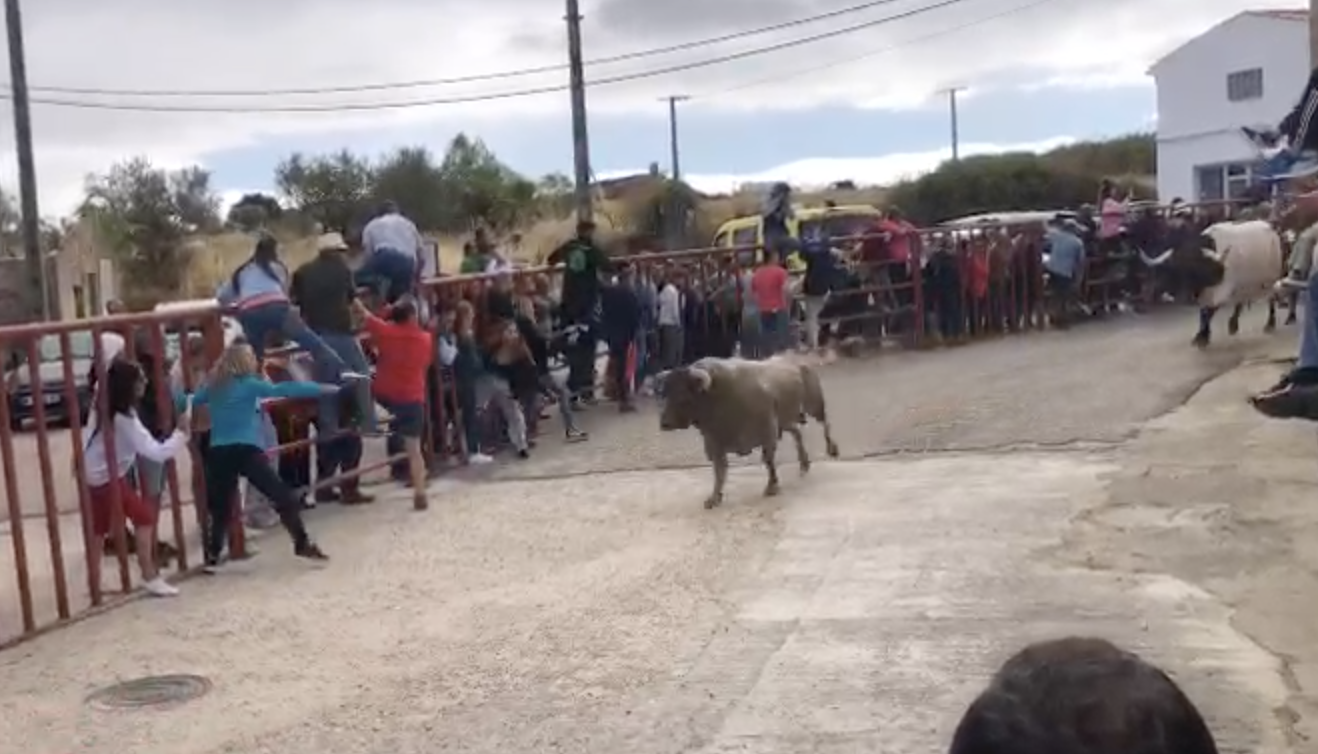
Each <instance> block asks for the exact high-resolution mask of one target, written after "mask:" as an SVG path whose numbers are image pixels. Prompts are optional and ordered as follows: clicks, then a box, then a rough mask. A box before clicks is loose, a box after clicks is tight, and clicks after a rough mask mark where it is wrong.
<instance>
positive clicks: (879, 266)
mask: <svg viewBox="0 0 1318 754" xmlns="http://www.w3.org/2000/svg"><path fill="white" fill-rule="evenodd" d="M865 240H866V237H863V236H857V237H849V238H844V239H833V243H834V244H835V245H836V246H839V247H842V248H843V249H844V250H846V254H847V255H848V256H849V257H851V258H854V261H853V262H852V263H851V264H849V265H848V268H847V269H848V272H847V275H848V278H847V280H846V281H845V284H844V285H842V286H840V287H839V288H837V289H836V290H835V291H834V292H833V293H832V294H831V295H830V297H829V299H828V304H827V305H826V306H825V307H824V312H823V314H824V315H825V316H822V317H821V318H820V326H821V328H827V332H828V336H829V337H831V338H833V339H835V340H845V339H847V338H852V337H854V338H857V339H859V340H862V341H867V342H869V343H871V344H875V345H884V344H888V343H892V342H897V343H900V344H901V345H903V346H906V347H913V348H919V347H927V346H930V345H936V344H938V343H940V342H947V343H961V342H966V341H969V340H972V339H980V338H985V337H994V336H998V335H1002V334H1009V333H1018V332H1027V331H1031V330H1037V329H1041V328H1045V327H1048V326H1049V317H1048V315H1047V313H1046V306H1045V303H1046V301H1047V298H1048V297H1047V295H1046V290H1045V286H1044V280H1045V274H1044V266H1043V256H1042V250H1043V245H1042V229H1041V227H1040V226H1039V225H1038V224H1034V225H1029V226H991V225H984V226H976V227H974V228H958V229H955V230H953V229H948V228H932V229H924V230H920V231H918V235H917V237H916V238H915V239H913V240H914V241H915V243H913V244H912V249H911V251H912V256H911V259H909V260H893V259H891V258H887V257H885V256H883V255H882V254H879V255H877V256H876V255H874V254H873V253H871V252H872V249H871V250H870V251H869V252H867V251H865V250H864V249H863V247H864V244H863V242H864V241H865ZM758 251H759V250H758V249H756V248H754V247H738V248H707V249H692V250H686V251H677V252H667V253H655V254H641V255H637V256H634V257H629V258H628V260H627V261H629V262H630V263H631V265H632V267H633V269H634V270H636V273H637V275H638V276H639V277H640V278H642V279H644V280H650V281H655V280H663V279H670V278H676V279H681V280H683V281H684V285H685V287H686V288H687V293H688V296H689V297H690V300H691V301H692V302H693V308H692V318H691V319H690V320H689V321H688V326H689V327H691V328H692V334H693V335H694V336H696V337H694V338H693V349H694V350H693V351H692V354H691V355H694V356H704V355H731V353H733V352H734V351H735V349H736V347H737V342H738V340H740V339H741V338H742V333H741V329H740V328H741V323H742V315H743V312H744V303H745V302H744V299H743V283H742V281H743V277H744V275H745V273H746V272H747V271H748V268H749V266H750V264H751V263H752V261H753V259H754V258H755V255H756V253H757V252H758ZM1091 270H1094V267H1093V266H1092V265H1091ZM561 274H562V273H561V269H551V268H548V267H535V268H529V269H522V270H517V271H515V272H512V273H511V274H508V275H506V276H504V275H499V274H494V275H459V276H453V277H444V278H437V279H431V280H427V281H425V282H424V284H423V286H422V291H423V295H424V298H425V299H426V300H427V301H428V302H429V303H430V304H431V305H432V306H433V307H435V308H436V309H437V310H451V309H453V308H454V307H455V306H456V305H457V303H458V302H459V301H462V300H465V301H468V302H469V303H470V304H471V305H472V307H473V309H474V311H475V313H476V315H477V320H478V322H477V324H478V329H477V333H480V332H482V330H481V329H480V327H479V326H483V325H485V324H486V323H487V322H488V321H489V319H490V316H491V315H490V313H489V308H490V307H489V304H490V300H491V294H492V292H493V291H495V290H502V291H503V292H504V293H507V294H509V295H514V297H515V298H516V297H518V296H520V297H521V298H520V299H518V300H516V301H515V303H516V304H517V305H518V306H519V307H520V308H521V310H522V311H525V312H533V311H534V310H536V309H540V308H543V307H541V306H534V305H532V306H528V301H527V300H526V296H527V293H528V292H529V291H532V290H534V291H537V292H539V293H540V294H542V295H547V294H548V292H550V291H552V290H555V289H557V288H558V286H559V283H558V280H559V278H561ZM1128 282H1129V281H1125V280H1108V279H1106V278H1104V277H1103V276H1102V275H1101V274H1099V273H1098V272H1097V271H1095V272H1094V273H1093V274H1087V275H1086V280H1085V285H1084V291H1083V298H1084V300H1086V301H1087V302H1089V303H1090V304H1091V305H1093V306H1100V307H1106V305H1107V304H1110V303H1111V302H1112V301H1113V300H1115V299H1116V298H1117V297H1118V296H1119V295H1120V294H1124V293H1128V292H1129V291H1126V290H1122V286H1124V285H1126V284H1127V283H1128ZM510 288H511V290H509V289H510ZM830 307H831V308H830ZM539 324H541V325H543V324H544V323H543V322H541V323H539ZM110 332H116V333H120V334H122V335H125V336H128V337H126V338H125V340H126V343H125V349H126V353H127V355H128V356H130V357H132V356H138V357H149V356H153V358H146V359H145V360H146V361H148V362H149V363H148V369H149V376H150V377H151V378H152V379H151V382H152V383H153V384H154V385H155V386H156V390H157V392H156V394H155V396H154V400H155V405H156V407H157V409H158V410H159V411H160V412H161V413H162V414H166V415H167V414H168V413H169V412H170V411H171V410H172V406H173V397H172V395H171V394H170V391H169V389H168V385H169V381H170V378H169V374H168V371H167V369H166V365H165V358H163V357H164V356H167V355H176V356H177V358H178V359H179V360H180V361H181V366H180V377H181V381H182V383H183V385H184V388H185V390H187V391H191V390H192V389H193V388H195V386H196V375H197V374H198V372H199V371H201V370H202V369H204V368H205V367H206V365H209V364H210V363H213V361H214V359H215V358H216V357H217V356H218V355H219V354H220V352H221V350H222V349H223V337H224V336H223V327H222V324H221V320H220V317H219V313H218V311H217V310H211V311H200V312H198V311H191V312H187V313H181V314H179V313H176V314H169V313H163V314H156V313H150V314H133V315H122V316H115V317H103V318H98V319H95V320H83V321H76V322H59V323H43V324H30V325H19V326H12V327H2V328H0V349H4V352H5V353H6V354H18V356H17V357H16V358H17V359H18V360H24V361H26V363H25V364H23V365H21V366H20V365H18V364H17V363H16V362H12V363H11V364H10V366H11V367H12V368H11V369H10V370H9V371H7V372H6V376H5V379H4V380H2V381H0V464H2V465H3V473H4V494H5V498H6V499H5V506H4V508H3V511H5V512H6V513H7V517H8V527H9V535H10V536H9V539H10V547H9V548H8V549H9V552H7V553H6V555H7V556H8V557H12V559H13V564H12V565H6V564H4V563H0V571H8V572H12V573H13V574H14V576H13V578H12V579H9V578H6V579H5V580H4V582H5V583H3V585H0V648H3V647H4V646H6V645H8V644H10V643H13V642H14V641H16V640H21V639H23V638H27V637H30V636H34V635H37V634H39V633H41V632H42V631H45V630H48V629H50V628H52V627H55V626H59V625H62V624H65V623H67V622H69V621H71V620H76V619H78V618H79V617H82V616H85V615H88V614H92V613H95V612H96V611H98V610H100V609H102V608H105V607H108V606H110V605H113V604H117V603H119V602H122V601H123V600H124V599H125V598H126V596H127V592H128V591H129V590H130V589H131V588H132V586H133V574H134V573H135V570H136V569H134V568H130V564H129V562H128V561H129V558H128V555H129V552H128V544H129V540H128V538H127V532H126V526H125V520H124V511H123V505H122V501H121V500H118V499H117V497H118V495H117V494H116V495H115V498H116V499H115V500H113V501H112V505H113V508H114V510H113V515H112V519H113V524H112V526H111V534H112V545H111V552H112V553H113V555H114V557H115V559H116V561H117V563H118V570H119V574H118V579H117V581H118V586H119V591H120V594H118V595H115V596H112V597H111V598H109V599H107V596H106V595H105V594H103V592H102V586H103V585H102V583H101V578H100V570H101V565H102V563H101V562H100V560H99V559H97V560H96V562H89V559H88V558H87V557H86V554H87V553H91V552H94V551H95V550H97V549H99V543H98V542H97V541H96V539H97V536H98V535H97V534H96V533H95V531H94V530H93V526H92V520H93V519H92V516H91V509H90V508H91V500H90V490H89V489H88V485H87V483H86V481H85V479H86V476H85V472H86V459H85V456H84V452H83V451H84V449H85V447H86V444H87V441H88V438H87V437H85V436H84V434H85V433H84V432H83V429H82V427H83V423H82V416H83V414H84V413H85V412H87V411H92V412H98V411H99V412H104V411H105V410H106V399H107V398H106V396H105V394H104V391H98V392H97V393H95V394H94V393H93V391H92V390H91V388H90V386H89V383H90V382H91V381H92V380H95V381H96V382H97V383H98V384H104V381H105V378H106V366H105V351H104V349H105V344H104V343H103V338H102V336H103V335H104V334H106V333H110ZM194 333H199V334H200V335H201V337H202V338H203V339H204V343H205V348H204V354H203V355H202V356H201V357H200V358H201V361H202V363H198V361H197V358H198V357H197V356H196V355H194V354H193V353H191V351H190V349H189V348H187V347H185V344H186V342H187V340H188V338H189V336H190V335H192V334H194ZM141 349H146V352H144V353H138V351H139V350H141ZM651 353H653V351H651ZM458 398H459V395H458V390H457V385H456V384H455V382H454V380H453V379H452V378H451V376H450V375H449V374H448V372H447V371H446V370H443V369H439V370H437V375H436V379H435V380H434V391H433V400H432V401H431V407H430V411H429V419H430V421H431V422H432V426H431V427H430V428H429V429H430V430H431V431H429V432H427V433H426V436H427V438H428V439H427V443H426V450H427V458H428V459H430V460H433V461H434V462H435V463H436V464H442V463H446V462H448V461H451V460H461V459H464V458H466V457H468V456H469V455H470V454H471V453H472V452H475V451H476V450H478V449H477V448H471V447H467V443H466V434H465V433H464V432H463V428H464V425H465V424H466V423H467V422H471V421H475V420H476V418H475V417H468V416H465V415H463V407H462V403H461V402H460V401H459V400H458ZM93 401H95V402H96V403H98V404H99V406H97V405H92V404H93ZM65 417H67V418H68V424H69V428H68V430H67V432H56V431H55V422H56V420H58V419H61V418H65ZM27 420H31V421H32V422H33V423H34V425H35V430H34V432H32V433H23V432H19V431H16V429H15V426H16V425H19V424H22V423H23V422H25V421H27ZM194 422H195V427H194V428H195V429H196V430H197V431H202V430H204V428H205V412H204V411H199V412H198V414H197V416H195V417H194ZM103 442H105V443H106V445H107V446H108V450H109V453H108V455H109V456H110V457H111V459H112V460H113V458H114V457H115V454H116V452H118V451H119V450H120V449H117V448H114V447H113V445H114V437H113V432H110V433H108V434H106V435H105V437H104V440H103ZM315 442H316V440H314V439H312V438H310V437H307V438H299V439H296V440H294V441H292V442H290V443H285V444H283V445H281V446H280V447H279V448H277V449H275V450H274V451H272V452H276V453H277V452H283V451H290V450H300V449H305V448H306V447H308V446H310V445H312V444H314V443H315ZM403 457H404V456H402V455H399V456H396V457H394V458H390V459H387V460H386V461H384V462H381V463H377V464H368V465H365V466H363V467H362V468H359V469H358V470H357V472H356V475H360V474H364V473H368V472H371V471H374V470H376V469H378V468H381V467H384V466H386V465H387V464H389V463H391V462H394V461H398V460H400V459H401V458H403ZM111 465H112V466H113V463H112V464H111ZM200 468H201V464H200V459H199V458H198V457H197V455H196V449H195V448H193V450H192V454H191V455H189V456H184V457H181V458H180V459H177V460H175V461H171V462H170V463H169V464H167V466H166V473H165V483H164V488H163V490H161V497H162V499H161V508H162V517H161V519H160V524H161V525H162V526H163V525H164V524H165V521H164V515H165V514H167V515H168V517H169V519H170V520H169V522H168V532H169V534H170V535H171V536H172V538H173V540H174V544H175V547H176V549H177V560H176V563H175V564H174V567H173V569H172V570H171V571H170V573H174V574H178V573H182V572H186V571H188V570H189V569H190V568H193V567H194V566H195V565H197V562H198V560H199V558H197V557H196V556H195V551H194V550H193V549H192V544H193V543H195V542H196V541H198V540H199V537H200V534H201V533H203V532H204V530H205V528H206V527H207V526H208V525H209V522H208V521H207V516H206V513H205V511H206V506H205V499H204V496H205V486H204V484H201V473H200ZM185 477H187V478H190V480H191V484H190V485H188V484H184V478H185ZM343 481H345V477H336V478H334V479H328V480H319V481H318V482H317V483H316V484H314V485H312V489H316V488H319V487H324V486H330V485H336V484H339V483H341V482H343ZM138 483H139V484H140V485H143V486H144V491H145V484H146V479H145V475H141V474H139V476H138ZM185 490H190V491H191V495H190V496H189V495H186V494H184V491H185ZM189 498H190V499H189ZM165 500H168V503H167V504H166V503H165ZM189 506H191V507H192V513H188V510H187V509H188V507H189ZM234 510H235V512H237V511H238V510H239V508H238V506H235V507H234ZM25 522H27V524H25ZM2 523H3V522H0V524H2ZM32 524H36V525H32ZM227 524H228V525H229V526H230V527H231V550H232V552H233V553H234V554H235V555H241V554H242V553H243V552H244V543H243V527H242V524H241V521H240V518H239V515H237V513H236V514H235V516H234V519H233V520H232V521H230V522H227ZM75 527H76V528H75ZM79 537H80V538H81V540H82V545H83V547H82V555H81V556H80V555H79V554H78V553H77V551H76V550H77V548H76V546H74V545H73V543H75V542H76V541H77V540H78V538H79ZM42 550H45V551H46V552H47V553H48V559H46V558H42V557H40V556H39V554H38V553H40V552H41V551H42ZM43 561H44V562H43ZM80 570H82V571H84V572H85V574H86V575H85V584H86V587H85V589H83V588H80V587H78V586H77V584H79V583H80V582H82V581H83V580H84V578H83V576H82V575H81V574H80V573H79V571H80Z"/></svg>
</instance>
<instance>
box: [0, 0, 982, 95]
mask: <svg viewBox="0 0 1318 754" xmlns="http://www.w3.org/2000/svg"><path fill="white" fill-rule="evenodd" d="M966 1H967V0H940V2H936V3H933V4H931V5H926V6H922V7H920V8H915V9H912V10H909V11H903V12H901V13H897V14H893V15H891V16H885V17H883V18H878V19H873V20H871V21H865V22H862V23H858V24H853V25H851V26H845V27H842V28H840V29H834V30H832V31H827V32H821V33H818V34H812V35H810V36H806V37H800V38H798V39H790V40H786V41H783V42H778V43H775V44H771V45H764V46H762V47H755V48H751V49H749V50H742V51H740V52H734V53H728V54H726V55H718V56H715V57H711V58H706V59H704V60H698V61H693V62H690V63H679V64H674V65H670V66H664V67H661V68H655V69H652V70H649V71H640V72H637V73H629V74H620V75H616V76H612V77H605V78H601V79H595V80H594V81H590V82H587V83H588V85H589V86H607V85H610V84H620V83H625V82H629V81H638V80H641V79H648V78H655V77H658V76H664V75H667V74H670V73H680V72H683V71H691V70H696V69H699V68H707V67H710V66H714V65H721V64H723V63H730V62H733V61H737V60H744V59H746V58H751V57H757V56H759V55H766V54H769V53H773V52H778V51H781V50H787V49H791V48H794V47H801V46H803V45H808V44H813V43H815V42H821V41H824V40H827V39H833V38H835V37H840V36H844V35H847V34H853V33H855V32H858V31H862V30H865V29H870V28H873V27H876V26H882V25H883V24H889V23H894V22H896V21H901V20H903V19H907V18H911V17H913V16H918V15H921V14H924V13H930V12H932V11H935V10H939V9H941V8H946V7H948V6H952V5H957V4H960V3H963V2H966ZM567 89H568V86H567V85H564V84H557V85H552V86H541V87H532V88H527V89H516V90H509V91H505V92H495V93H489V94H473V95H467V96H459V97H446V98H437V99H423V100H406V101H400V102H373V103H359V104H351V103H349V104H341V105H283V106H270V107H240V106H236V105H209V106H208V105H149V104H128V103H117V102H87V101H78V100H68V99H57V98H45V97H42V98H33V99H32V104H35V105H46V106H51V107H69V108H80V109H85V110H116V111H125V112H144V113H231V114H250V113H342V112H360V111H373V110H405V109H411V108H416V107H430V106H434V105H458V104H465V103H472V102H490V101H494V100H504V99H515V98H520V97H530V96H535V95H539V94H551V93H555V92H563V91H566V90H567ZM0 99H6V98H5V97H0Z"/></svg>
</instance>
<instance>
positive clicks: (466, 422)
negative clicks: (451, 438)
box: [437, 301, 494, 465]
mask: <svg viewBox="0 0 1318 754" xmlns="http://www.w3.org/2000/svg"><path fill="white" fill-rule="evenodd" d="M475 320H476V317H475V310H474V309H473V308H472V305H471V303H470V302H467V301H459V302H458V304H457V306H456V307H454V308H452V309H446V310H444V311H442V312H440V314H439V337H438V339H437V347H438V351H439V361H440V365H441V366H442V367H444V368H445V369H448V370H449V371H450V373H451V374H452V377H453V392H454V397H455V399H456V402H457V409H458V411H457V414H456V418H455V423H457V424H459V425H460V427H461V429H462V434H463V437H462V439H463V442H464V443H465V444H466V450H467V463H469V464H472V465H483V464H487V463H490V462H491V461H493V460H494V459H493V458H492V457H490V456H488V455H486V454H485V453H482V452H481V431H480V411H479V405H480V404H479V403H477V400H476V397H477V382H478V380H479V379H480V373H481V354H480V348H479V347H478V346H477V345H476V332H475Z"/></svg>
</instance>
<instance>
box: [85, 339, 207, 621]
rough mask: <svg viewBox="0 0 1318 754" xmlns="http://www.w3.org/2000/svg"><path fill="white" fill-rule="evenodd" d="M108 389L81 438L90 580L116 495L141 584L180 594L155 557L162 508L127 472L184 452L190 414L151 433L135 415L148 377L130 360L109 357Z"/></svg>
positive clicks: (97, 570) (158, 592)
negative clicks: (162, 434) (164, 433)
mask: <svg viewBox="0 0 1318 754" xmlns="http://www.w3.org/2000/svg"><path fill="white" fill-rule="evenodd" d="M104 391H105V396H104V405H105V407H106V410H105V414H104V415H100V414H99V412H100V411H101V408H100V406H101V401H97V402H96V408H95V409H94V411H95V412H94V413H93V414H92V419H93V420H92V421H91V422H90V423H89V424H88V433H87V435H86V439H85V440H84V441H83V443H84V447H83V468H84V474H85V478H86V481H87V486H88V488H89V490H88V492H89V497H90V498H91V501H90V508H91V517H92V520H91V526H92V534H93V536H92V537H91V538H90V539H89V541H88V545H89V549H88V552H87V563H88V567H89V568H90V569H91V576H92V579H93V580H94V581H95V582H97V583H99V581H100V577H101V575H100V574H101V558H102V557H103V547H104V543H105V537H106V536H107V535H108V534H109V533H110V532H111V529H112V524H113V517H114V504H115V499H116V498H117V499H118V502H119V505H120V508H121V510H122V511H123V514H124V517H125V518H126V519H127V520H128V521H129V522H131V523H132V524H133V532H132V534H133V538H134V539H135V540H136V545H137V547H136V551H137V562H138V567H139V568H140V569H141V571H142V579H143V582H144V583H143V588H144V589H145V590H146V592H147V593H148V594H150V595H152V596H155V597H172V596H174V595H177V594H178V589H176V588H175V587H173V586H171V585H170V584H169V583H167V582H166V581H165V579H164V577H162V576H161V575H160V570H159V567H158V565H157V563H156V558H155V541H156V540H155V530H156V524H157V522H158V521H159V514H160V511H159V507H158V506H156V505H153V504H151V503H149V502H147V501H145V500H143V499H142V498H141V497H140V496H139V495H138V491H137V485H135V484H133V483H132V481H131V479H130V475H129V472H130V471H132V469H133V465H134V463H135V462H136V461H137V459H139V458H147V459H150V460H152V461H155V462H157V463H160V464H164V463H165V462H166V461H168V460H169V459H171V458H173V457H174V456H176V455H177V454H178V453H179V452H180V451H182V450H183V449H184V448H185V447H186V446H187V442H188V420H187V417H186V415H184V416H180V417H179V419H178V422H177V426H176V428H175V430H174V431H173V432H172V433H170V435H169V436H168V437H167V438H166V439H165V440H164V441H163V442H161V441H159V440H157V439H156V438H154V437H152V436H151V432H150V431H149V430H147V428H146V427H144V426H143V425H142V421H141V420H140V419H139V418H138V415H137V407H138V405H139V404H140V402H141V400H142V397H143V395H144V394H145V392H146V378H145V375H144V374H143V373H142V369H141V367H140V366H138V365H137V364H135V363H133V362H131V361H127V360H124V359H119V358H113V359H111V361H110V363H109V365H108V366H107V368H106V384H105V385H104ZM107 427H108V428H109V429H107ZM107 435H111V436H113V438H114V464H113V465H114V468H111V462H110V448H109V437H107Z"/></svg>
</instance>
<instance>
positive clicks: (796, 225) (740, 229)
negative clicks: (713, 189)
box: [713, 204, 883, 272]
mask: <svg viewBox="0 0 1318 754" xmlns="http://www.w3.org/2000/svg"><path fill="white" fill-rule="evenodd" d="M793 215H794V216H793V217H792V219H791V220H789V221H788V222H787V231H788V232H789V233H791V235H792V238H796V239H800V238H801V231H802V230H803V229H804V230H814V226H817V225H822V226H823V229H824V232H825V233H827V234H828V235H829V236H831V237H833V238H842V237H846V236H858V235H860V234H862V233H865V232H866V231H868V230H869V229H870V226H871V225H873V224H874V222H875V221H876V220H878V219H879V218H880V217H882V216H883V213H882V212H880V211H879V210H877V209H875V208H874V207H871V206H869V205H868V204H853V205H847V206H839V207H794V208H793ZM763 245H764V228H763V218H761V217H760V216H759V215H748V216H746V217H734V218H732V219H731V220H728V221H727V222H725V223H723V224H722V225H720V226H719V228H718V231H717V232H716V233H715V234H714V243H713V246H714V247H715V248H720V249H726V248H732V247H737V246H761V247H762V246H763ZM759 258H760V254H759V253H756V254H755V256H754V257H751V256H750V255H749V254H747V255H746V257H745V261H746V263H749V262H750V261H751V260H758V259H759ZM787 269H788V270H789V271H791V272H800V271H801V270H804V269H805V261H804V260H802V259H801V255H800V254H798V253H795V252H793V253H792V254H791V255H789V256H788V257H787Z"/></svg>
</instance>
